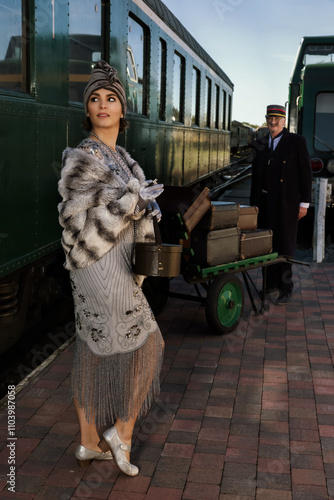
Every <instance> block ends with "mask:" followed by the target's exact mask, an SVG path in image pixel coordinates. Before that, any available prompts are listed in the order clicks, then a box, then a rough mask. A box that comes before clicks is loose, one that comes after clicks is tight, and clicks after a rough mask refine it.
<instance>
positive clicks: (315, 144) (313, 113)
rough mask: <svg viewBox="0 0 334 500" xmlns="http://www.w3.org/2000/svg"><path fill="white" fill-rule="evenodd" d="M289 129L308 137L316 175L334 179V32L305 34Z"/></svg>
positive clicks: (293, 87) (292, 91) (293, 81)
mask: <svg viewBox="0 0 334 500" xmlns="http://www.w3.org/2000/svg"><path fill="white" fill-rule="evenodd" d="M288 116H289V130H290V132H295V133H299V134H302V135H303V136H304V137H305V138H306V142H307V148H308V151H309V154H310V157H311V165H312V170H313V174H314V176H322V177H328V178H329V182H333V179H334V133H333V130H334V36H321V37H304V38H303V39H302V41H301V44H300V46H299V50H298V53H297V57H296V61H295V65H294V68H293V72H292V75H291V79H290V89H289V112H288Z"/></svg>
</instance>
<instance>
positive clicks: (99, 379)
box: [70, 139, 164, 426]
mask: <svg viewBox="0 0 334 500" xmlns="http://www.w3.org/2000/svg"><path fill="white" fill-rule="evenodd" d="M79 148H82V149H84V150H85V151H87V152H90V153H91V154H94V155H97V156H98V157H99V158H100V159H102V160H104V161H105V162H107V164H108V165H109V164H110V166H113V167H114V166H115V164H116V165H117V168H118V172H119V175H122V176H125V177H128V178H129V179H130V177H131V175H132V174H131V171H130V169H129V168H128V166H127V164H126V162H125V160H124V158H123V156H122V155H120V154H118V153H116V155H117V156H116V157H115V153H112V152H111V151H110V150H109V149H108V148H107V147H105V146H103V145H101V144H98V143H97V142H96V141H93V140H90V139H85V140H84V141H83V142H82V143H81V144H80V146H79ZM125 177H123V178H125ZM134 224H135V222H134V221H132V223H131V224H129V225H128V226H127V227H126V228H125V229H124V230H123V231H122V232H121V233H120V236H119V237H118V240H117V241H116V243H115V245H114V246H113V247H112V248H111V250H110V251H109V252H108V253H106V254H105V255H104V256H103V257H102V258H101V259H99V260H98V261H96V262H95V263H93V264H91V265H89V266H87V267H85V268H82V269H77V270H75V271H71V272H70V279H71V284H72V293H73V300H74V309H75V321H76V345H75V353H74V358H73V368H72V375H71V389H72V391H71V393H72V396H74V397H75V398H76V399H77V401H78V402H79V405H80V407H82V408H84V410H85V415H86V418H87V421H89V422H91V423H92V422H93V423H95V424H96V425H98V426H101V425H106V424H109V423H112V422H114V421H115V420H116V419H117V418H120V419H121V420H123V421H127V420H129V418H133V417H136V416H137V415H138V416H142V415H145V414H146V413H147V411H148V410H149V408H150V406H151V404H152V402H153V401H154V399H155V397H156V396H157V395H158V393H159V389H160V383H159V375H160V370H161V363H162V357H163V347H164V342H163V339H162V336H161V333H160V329H159V327H158V325H157V323H156V321H155V318H154V316H153V313H152V311H151V308H150V306H149V304H148V302H147V300H146V298H145V296H144V294H143V292H142V289H141V287H140V286H138V284H137V283H136V281H135V279H134V277H133V273H132V256H133V251H134V243H135V227H134Z"/></svg>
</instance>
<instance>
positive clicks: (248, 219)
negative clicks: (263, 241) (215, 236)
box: [238, 205, 259, 231]
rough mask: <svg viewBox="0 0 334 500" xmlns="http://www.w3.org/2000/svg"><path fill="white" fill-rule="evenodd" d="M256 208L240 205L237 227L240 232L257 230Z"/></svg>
mask: <svg viewBox="0 0 334 500" xmlns="http://www.w3.org/2000/svg"><path fill="white" fill-rule="evenodd" d="M258 213H259V209H258V207H255V206H253V207H251V206H249V205H240V207H239V218H238V227H239V229H240V231H255V229H256V228H257V216H258Z"/></svg>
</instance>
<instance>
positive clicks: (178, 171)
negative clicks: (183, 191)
mask: <svg viewBox="0 0 334 500" xmlns="http://www.w3.org/2000/svg"><path fill="white" fill-rule="evenodd" d="M184 133H185V131H184V129H183V128H182V127H176V126H175V127H173V132H172V165H171V172H170V177H169V178H170V184H171V185H172V186H182V185H183V183H184V182H183V179H184V177H183V161H184V149H183V147H184Z"/></svg>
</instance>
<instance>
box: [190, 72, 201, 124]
mask: <svg viewBox="0 0 334 500" xmlns="http://www.w3.org/2000/svg"><path fill="white" fill-rule="evenodd" d="M194 80H195V81H194ZM200 92H201V71H200V70H199V69H198V68H196V66H193V67H192V98H191V126H192V127H199V126H200Z"/></svg>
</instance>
